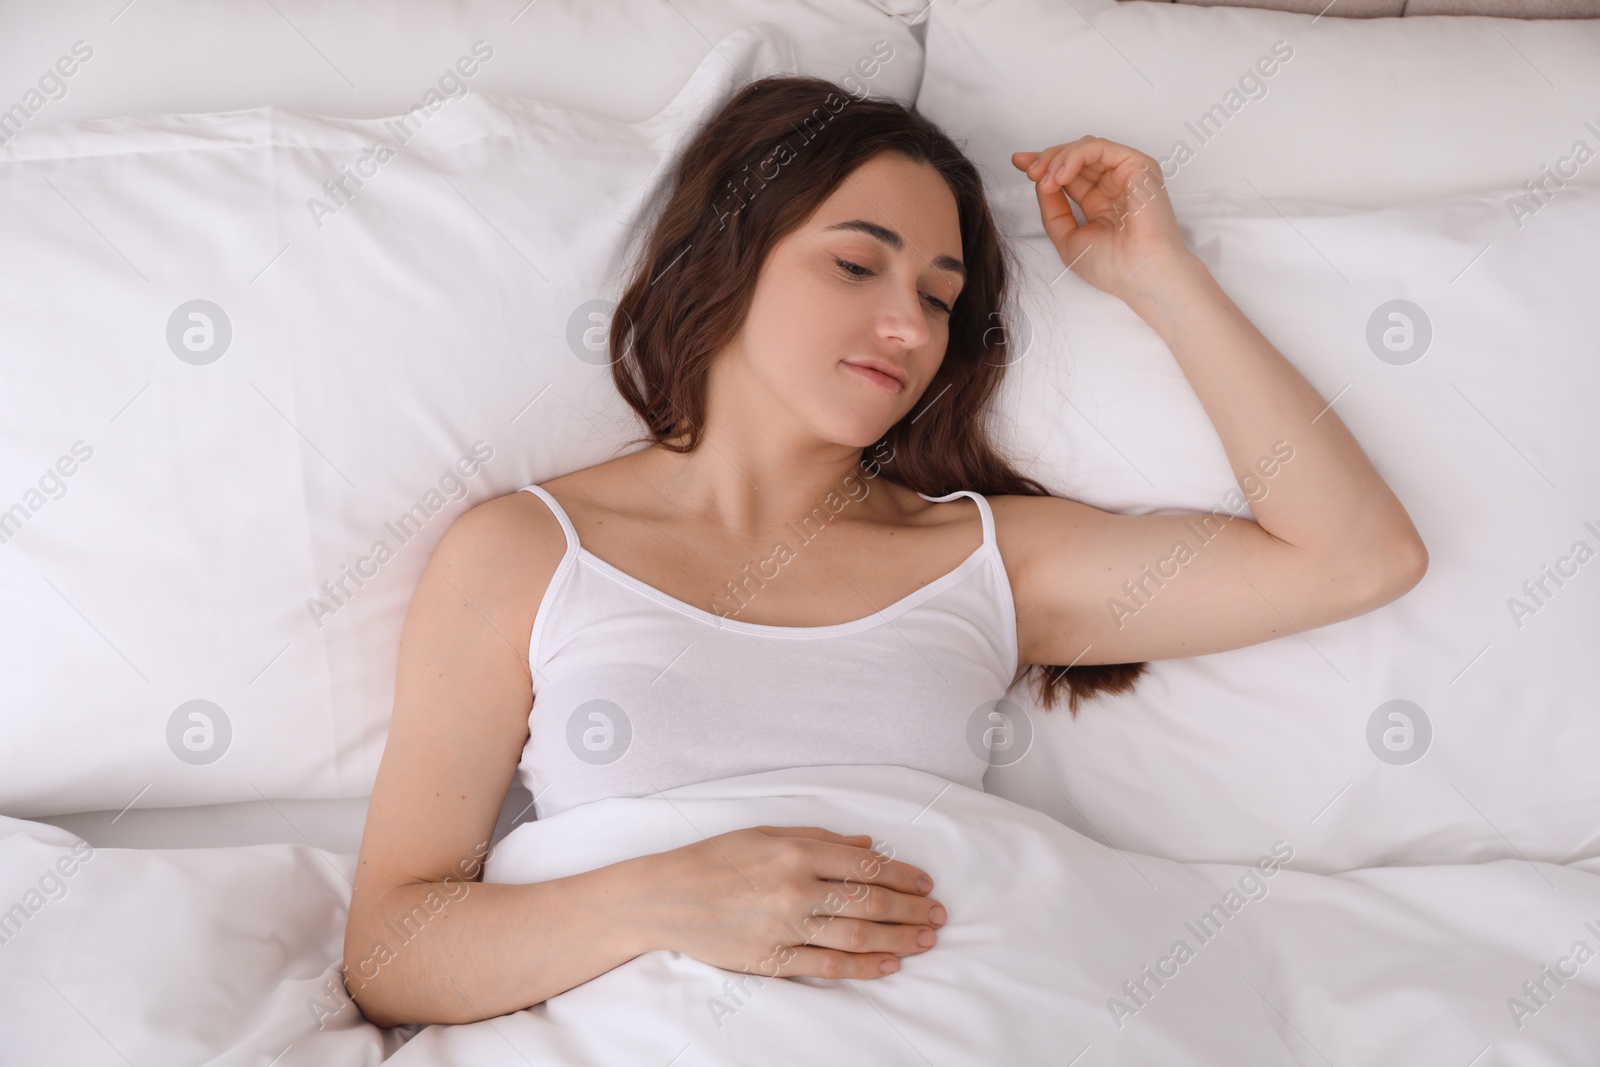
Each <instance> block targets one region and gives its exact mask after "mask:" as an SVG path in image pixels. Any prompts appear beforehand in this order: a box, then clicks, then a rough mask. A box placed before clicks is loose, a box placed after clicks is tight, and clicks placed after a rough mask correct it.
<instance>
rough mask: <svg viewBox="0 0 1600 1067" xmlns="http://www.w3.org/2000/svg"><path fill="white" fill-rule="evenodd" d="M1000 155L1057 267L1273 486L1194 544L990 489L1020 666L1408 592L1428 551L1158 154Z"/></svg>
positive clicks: (1257, 634) (1163, 522)
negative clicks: (1218, 256)
mask: <svg viewBox="0 0 1600 1067" xmlns="http://www.w3.org/2000/svg"><path fill="white" fill-rule="evenodd" d="M1012 163H1013V164H1014V165H1015V166H1016V167H1017V168H1018V169H1019V170H1021V171H1024V172H1025V173H1026V174H1027V175H1028V177H1029V178H1030V179H1032V180H1033V181H1034V182H1035V183H1036V185H1035V190H1036V193H1037V195H1038V199H1039V210H1040V216H1041V218H1042V220H1043V222H1044V226H1045V231H1046V233H1048V234H1049V236H1050V238H1051V240H1052V242H1053V243H1054V245H1055V247H1056V250H1057V252H1058V253H1059V254H1060V256H1061V259H1062V262H1063V263H1065V264H1067V266H1069V267H1070V268H1071V269H1072V270H1073V271H1074V272H1076V273H1077V274H1078V275H1079V276H1080V277H1082V278H1083V279H1084V280H1086V281H1088V282H1089V283H1090V284H1092V285H1094V286H1096V287H1097V288H1100V289H1103V290H1105V291H1107V292H1110V293H1112V294H1113V295H1115V296H1118V297H1120V298H1121V299H1122V300H1124V301H1125V302H1126V303H1127V304H1128V306H1129V307H1131V308H1132V309H1133V310H1134V311H1135V312H1137V313H1138V314H1139V316H1140V317H1141V318H1143V319H1144V320H1145V321H1146V322H1148V323H1149V324H1150V326H1151V327H1152V328H1153V329H1155V330H1156V331H1157V332H1158V333H1159V334H1160V335H1161V338H1162V339H1163V340H1164V341H1165V342H1166V343H1167V346H1168V347H1169V348H1170V349H1171V350H1172V353H1173V356H1174V357H1175V358H1176V359H1177V361H1178V364H1179V365H1180V366H1181V367H1182V368H1183V371H1184V373H1185V375H1187V377H1188V379H1189V382H1190V384H1191V385H1192V387H1193V388H1194V391H1195V394H1196V396H1197V397H1198V398H1199V400H1200V402H1201V404H1202V405H1203V406H1204V408H1205V410H1206V413H1207V415H1209V416H1210V418H1211V422H1212V424H1213V425H1214V426H1215V428H1216V431H1217V434H1218V436H1219V437H1220V439H1221V441H1222V445H1223V447H1224V449H1225V450H1226V452H1227V455H1228V460H1229V463H1230V466H1231V467H1232V469H1233V470H1234V471H1235V472H1237V474H1238V476H1239V477H1240V478H1241V479H1244V478H1246V477H1249V476H1254V477H1255V478H1256V480H1258V481H1261V480H1270V491H1269V492H1267V493H1265V494H1263V495H1260V496H1259V497H1258V498H1256V499H1252V500H1251V509H1252V511H1253V513H1254V516H1255V520H1256V521H1255V522H1253V523H1252V522H1248V521H1246V520H1243V519H1236V520H1234V521H1232V522H1229V523H1227V524H1225V525H1224V527H1223V529H1222V530H1221V531H1220V534H1219V535H1218V536H1215V537H1212V536H1211V535H1210V534H1204V535H1203V539H1202V538H1197V537H1196V536H1195V530H1196V526H1197V522H1196V521H1194V520H1197V519H1198V518H1200V516H1190V515H1166V516H1121V515H1114V514H1112V513H1108V512H1103V511H1100V510H1099V509H1095V508H1091V507H1089V506H1087V505H1084V504H1081V503H1078V502H1073V501H1066V500H1063V499H1059V498H1024V497H1001V498H998V500H997V503H998V504H999V507H998V508H997V511H996V514H997V516H999V518H997V524H998V525H999V534H1000V537H1001V547H1002V549H1003V550H1008V551H1007V563H1008V569H1010V570H1012V578H1013V585H1014V587H1015V590H1016V592H1017V598H1016V599H1017V610H1018V625H1019V637H1020V639H1021V642H1022V643H1023V644H1024V645H1031V646H1032V648H1031V654H1032V655H1033V656H1034V657H1043V658H1031V659H1030V658H1028V656H1029V654H1030V650H1025V651H1024V654H1023V662H1034V663H1067V662H1071V661H1072V659H1071V657H1081V658H1080V659H1078V660H1077V662H1082V663H1121V662H1134V661H1135V660H1142V659H1152V658H1162V657H1164V656H1172V655H1192V654H1196V653H1199V652H1204V651H1215V650H1219V649H1223V648H1232V647H1238V646H1239V645H1242V644H1248V643H1252V642H1254V641H1258V640H1263V639H1266V638H1268V637H1271V636H1275V635H1276V634H1278V633H1281V632H1283V630H1284V629H1285V628H1286V627H1288V626H1292V627H1294V628H1296V629H1299V628H1303V627H1304V626H1306V625H1308V624H1309V625H1321V624H1323V623H1326V622H1330V621H1333V620H1335V619H1340V618H1348V617H1350V616H1351V615H1353V614H1357V613H1359V612H1360V611H1364V610H1370V609H1371V608H1372V607H1374V606H1377V604H1379V603H1385V602H1387V601H1389V600H1392V599H1394V598H1395V597H1398V596H1399V595H1401V593H1403V592H1404V591H1405V590H1406V589H1409V588H1411V587H1412V586H1414V585H1416V584H1417V582H1418V581H1420V580H1421V577H1422V575H1423V573H1424V572H1425V571H1426V570H1427V564H1428V554H1427V550H1426V548H1425V547H1424V546H1423V543H1422V539H1421V537H1420V536H1418V533H1417V530H1416V527H1415V526H1414V525H1413V524H1412V522H1411V518H1410V516H1408V515H1407V514H1406V511H1405V508H1404V507H1403V506H1402V505H1401V504H1400V501H1399V499H1398V498H1396V496H1395V494H1394V493H1393V491H1391V490H1390V488H1389V486H1388V485H1387V484H1385V482H1384V481H1383V479H1382V478H1381V477H1380V476H1379V474H1378V472H1377V470H1376V469H1374V467H1373V466H1372V463H1371V461H1369V460H1368V459H1367V456H1366V454H1365V453H1364V452H1363V451H1362V450H1361V446H1360V445H1359V444H1357V442H1356V440H1355V438H1354V437H1353V436H1352V435H1351V434H1350V431H1349V430H1348V429H1347V428H1346V427H1345V425H1344V423H1343V422H1342V421H1341V420H1340V419H1339V416H1338V415H1337V414H1335V413H1334V410H1333V405H1332V404H1331V403H1329V402H1327V401H1325V400H1324V399H1323V398H1322V397H1321V396H1320V395H1318V393H1317V391H1316V390H1315V389H1314V388H1312V386H1311V384H1310V383H1309V382H1307V381H1306V380H1305V378H1304V377H1302V376H1301V374H1300V372H1299V371H1297V370H1296V369H1295V368H1294V366H1293V365H1292V364H1291V363H1290V362H1289V361H1288V360H1287V359H1285V358H1284V357H1283V355H1282V354H1281V353H1279V352H1278V350H1277V349H1276V348H1274V347H1273V346H1272V344H1271V343H1270V342H1268V341H1267V339H1266V338H1265V337H1264V336H1262V334H1261V331H1260V330H1258V329H1256V327H1255V325H1254V324H1253V323H1251V322H1250V320H1249V319H1248V318H1246V317H1245V315H1244V313H1243V312H1242V311H1241V310H1240V309H1239V307H1238V306H1237V305H1236V304H1235V303H1234V302H1233V301H1232V300H1231V299H1229V297H1228V295H1227V293H1225V292H1224V291H1223V290H1222V287H1221V286H1220V285H1218V284H1217V281H1216V279H1215V278H1213V277H1212V276H1211V273H1210V271H1209V270H1208V269H1207V268H1206V266H1205V264H1204V263H1203V262H1201V260H1200V259H1199V257H1197V256H1195V255H1194V254H1193V253H1192V252H1190V251H1189V250H1188V248H1187V247H1186V246H1185V245H1184V243H1183V238H1182V235H1181V234H1180V232H1179V230H1178V225H1177V220H1176V218H1175V216H1174V214H1173V210H1172V204H1171V201H1170V200H1169V199H1168V197H1167V193H1166V189H1165V186H1164V184H1163V183H1162V181H1161V172H1160V167H1159V164H1157V163H1156V161H1155V160H1154V159H1152V158H1150V157H1149V156H1147V155H1144V154H1143V153H1140V152H1137V151H1135V150H1134V149H1132V148H1129V147H1127V146H1125V145H1120V144H1117V143H1116V142H1113V141H1107V140H1105V139H1103V138H1098V137H1084V138H1080V139H1079V140H1077V141H1073V142H1071V143H1069V144H1063V145H1056V146H1054V147H1052V148H1048V149H1046V150H1045V151H1043V152H1019V153H1016V154H1015V155H1014V156H1012ZM1063 192H1065V194H1066V195H1062V194H1063ZM1068 196H1070V197H1071V198H1072V200H1073V201H1076V202H1077V204H1078V205H1079V206H1080V207H1081V208H1082V209H1083V213H1084V217H1085V221H1084V222H1082V223H1080V222H1078V221H1077V220H1076V218H1075V217H1074V216H1073V213H1072V206H1071V204H1070V203H1069V202H1068V199H1067V197H1068ZM1286 455H1287V457H1289V459H1288V461H1287V462H1285V458H1286ZM1180 543H1181V547H1180ZM1013 561H1015V564H1016V565H1015V567H1013V566H1012V563H1013ZM1152 567H1153V568H1154V574H1155V575H1159V576H1162V577H1164V578H1165V579H1168V580H1166V581H1163V580H1161V579H1160V578H1155V577H1152ZM1180 572H1181V573H1183V574H1185V575H1187V576H1186V577H1181V578H1180V577H1177V575H1178V574H1179V573H1180ZM1146 609H1150V610H1146ZM1291 620H1293V621H1291ZM1051 656H1055V657H1061V656H1066V657H1068V658H1049V657H1051Z"/></svg>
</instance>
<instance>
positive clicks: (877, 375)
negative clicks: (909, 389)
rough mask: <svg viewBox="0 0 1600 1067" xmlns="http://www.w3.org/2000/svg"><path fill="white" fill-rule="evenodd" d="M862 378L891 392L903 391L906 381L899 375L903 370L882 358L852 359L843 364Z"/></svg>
mask: <svg viewBox="0 0 1600 1067" xmlns="http://www.w3.org/2000/svg"><path fill="white" fill-rule="evenodd" d="M844 365H845V366H846V367H847V368H849V369H850V370H851V371H853V372H855V374H857V375H858V376H859V377H861V378H862V379H863V380H865V381H868V382H871V383H872V384H873V385H876V386H877V387H878V388H880V389H883V390H886V391H887V392H891V393H899V392H902V391H904V389H905V387H906V382H905V381H904V379H903V378H901V377H899V375H902V374H904V373H905V372H904V371H901V370H899V368H897V367H895V366H894V365H893V364H891V363H886V362H884V361H882V360H875V359H874V360H854V361H847V362H846V363H845V364H844Z"/></svg>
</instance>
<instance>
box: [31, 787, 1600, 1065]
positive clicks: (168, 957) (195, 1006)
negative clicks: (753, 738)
mask: <svg viewBox="0 0 1600 1067" xmlns="http://www.w3.org/2000/svg"><path fill="white" fill-rule="evenodd" d="M761 824H772V825H818V826H823V827H827V828H829V829H833V830H836V831H838V832H840V833H848V834H855V833H867V834H871V835H872V837H873V839H874V841H875V842H876V843H877V844H878V846H879V847H880V848H881V849H884V850H886V851H889V852H892V854H893V855H894V856H896V857H897V858H901V859H904V860H907V861H908V862H911V863H914V864H916V865H917V866H919V867H922V868H925V869H926V870H928V871H929V872H930V873H931V874H932V875H933V876H934V879H935V881H936V883H937V886H936V889H935V895H936V896H937V898H938V899H939V900H941V901H942V902H943V903H944V904H945V905H946V907H947V908H948V910H949V914H950V919H949V921H948V922H947V923H946V924H945V926H944V927H943V928H942V930H941V932H940V940H939V944H938V945H937V946H936V947H935V948H934V949H933V950H931V951H929V952H927V953H925V954H922V955H919V956H908V957H906V958H905V959H904V960H903V961H902V967H901V970H900V971H899V972H898V973H896V974H894V975H891V976H888V977H886V978H883V979H877V980H872V981H830V980H823V979H809V978H807V979H766V980H758V979H753V978H749V977H746V976H742V975H739V974H737V973H735V972H731V971H726V970H722V969H719V968H716V967H712V966H709V965H707V964H704V963H701V962H699V961H697V960H695V959H693V958H690V957H687V956H683V955H681V954H678V953H674V952H668V951H652V952H648V953H646V954H644V955H642V956H639V957H637V958H636V959H634V960H632V961H630V962H628V963H626V964H623V965H622V966H620V967H617V968H615V969H614V970H612V971H610V972H608V973H606V974H604V975H601V976H600V977H598V978H596V979H594V980H593V981H591V982H588V983H586V984H584V985H582V986H579V987H578V988H576V989H573V990H570V991H568V992H567V993H565V994H562V995H560V996H558V997H554V998H552V999H550V1000H549V1001H547V1002H546V1003H544V1004H542V1005H539V1006H538V1007H535V1008H533V1009H530V1010H526V1011H521V1012H515V1013H513V1014H511V1015H506V1016H501V1017H497V1018H494V1019H489V1020H485V1021H483V1022H479V1023H474V1024H469V1025H456V1026H431V1027H427V1028H424V1029H422V1030H421V1031H420V1032H419V1033H416V1035H415V1036H413V1037H411V1038H410V1040H409V1041H406V1040H405V1039H406V1037H407V1036H408V1032H407V1031H384V1030H380V1029H379V1028H377V1027H374V1026H371V1025H370V1024H367V1023H365V1022H364V1021H363V1020H362V1019H361V1018H360V1016H359V1014H358V1013H357V1012H356V1011H355V1009H354V1007H353V1005H351V1004H350V1003H349V1001H348V999H347V998H346V997H345V996H344V994H343V990H342V988H340V987H339V984H338V983H337V981H336V980H335V976H336V975H337V974H338V966H339V962H340V948H341V942H342V936H343V926H344V916H345V906H346V903H347V901H348V899H349V883H348V879H349V877H350V875H351V872H352V870H353V868H354V857H352V856H347V855H338V854H330V853H327V852H323V851H321V850H317V849H313V848H309V847H301V846H285V845H271V846H251V847H244V848H227V849H191V850H165V851H145V850H139V851H135V850H120V849H91V848H90V847H89V846H88V845H86V844H84V843H83V842H81V841H79V840H78V839H76V838H75V837H73V836H72V835H71V834H69V833H67V832H65V831H62V830H59V829H57V828H55V827H51V826H48V825H46V824H42V823H34V822H27V821H23V820H17V819H0V907H5V908H7V909H8V910H7V911H6V912H5V913H4V915H0V1063H6V1064H36V1063H73V1064H83V1065H92V1064H98V1063H107V1064H121V1063H133V1064H140V1065H142V1064H180V1063H183V1064H190V1063H193V1064H201V1063H205V1064H241V1065H242V1064H250V1065H264V1064H267V1063H269V1062H271V1063H273V1065H274V1067H291V1065H293V1064H352V1065H354V1064H372V1063H377V1062H380V1061H383V1060H385V1059H388V1060H392V1061H393V1062H394V1063H395V1064H396V1065H407V1064H472V1065H474V1067H484V1065H495V1064H507V1065H511V1064H516V1065H522V1064H528V1063H532V1064H545V1063H561V1064H627V1065H639V1064H647V1065H662V1067H665V1065H667V1064H669V1063H670V1064H672V1065H673V1067H696V1065H709V1064H729V1065H732V1064H747V1063H762V1064H788V1063H793V1064H815V1063H828V1064H834V1065H844V1064H919V1065H920V1064H934V1065H945V1064H951V1065H954V1064H1051V1065H1056V1067H1061V1065H1065V1064H1073V1063H1075V1064H1081V1065H1083V1067H1088V1065H1090V1064H1146V1063H1149V1064H1165V1065H1183V1064H1229V1065H1271V1064H1301V1065H1309V1064H1338V1065H1341V1067H1343V1065H1355V1064H1432V1063H1440V1064H1457V1065H1461V1067H1466V1065H1467V1064H1469V1063H1470V1064H1471V1065H1472V1067H1493V1065H1536V1064H1537V1065H1552V1067H1553V1065H1577V1064H1585V1063H1593V1062H1596V1056H1597V1053H1596V1050H1597V1049H1600V960H1596V959H1595V954H1596V950H1597V949H1600V864H1597V863H1594V862H1593V861H1590V862H1589V863H1587V864H1585V865H1568V866H1563V865H1558V864H1550V863H1530V862H1522V861H1504V860H1502V861H1496V862H1493V863H1487V864H1481V865H1475V866H1434V867H1401V868H1374V869H1368V870H1361V871H1353V872H1348V873H1345V874H1339V875H1323V874H1310V873H1305V872H1301V871H1296V870H1294V859H1293V851H1294V842H1293V841H1289V840H1278V841H1264V842H1262V844H1261V856H1262V858H1261V860H1260V861H1259V863H1258V864H1257V865H1255V866H1249V867H1247V866H1237V865H1231V864H1196V863H1178V862H1174V861H1170V860H1163V859H1156V858H1152V857H1148V856H1143V855H1139V854H1135V853H1127V852H1119V851H1117V850H1115V849H1112V848H1108V847H1106V846H1104V845H1101V844H1098V843H1097V842H1095V841H1093V840H1091V839H1089V838H1086V837H1084V836H1082V835H1081V834H1079V833H1077V832H1076V831H1074V830H1072V829H1070V828H1068V827H1066V826H1064V825H1062V824H1060V823H1058V822H1056V821H1054V820H1053V819H1051V818H1050V817H1049V816H1046V815H1044V814H1042V813H1040V812H1038V811H1035V810H1033V809H1031V808H1026V807H1023V806H1021V805H1018V804H1015V803H1013V802H1011V801H1009V800H1005V799H1003V798H1001V797H997V796H993V795H989V794H985V793H981V792H978V791H975V790H972V789H968V788H966V787H963V786H959V785H954V784H951V783H948V782H946V781H944V780H943V779H940V778H937V777H935V776H932V775H929V774H926V773H923V772H920V771H913V770H909V769H906V768H902V767H888V766H859V767H808V768H792V769H785V770H779V771H771V772H765V773H761V774H753V775H744V776H741V777H737V778H730V779H725V780H722V781H715V782H708V783H702V784H700V785H694V786H684V787H681V788H678V789H673V790H668V791H667V792H665V793H663V794H660V795H658V796H656V797H653V798H647V799H629V798H617V799H611V800H604V801H599V802H597V803H593V804H588V805H584V806H581V807H578V808H575V809H572V810H571V811H568V812H565V813H563V814H561V815H558V816H555V817H553V818H550V819H548V820H542V821H538V822H533V823H528V824H525V825H523V826H522V827H519V828H518V829H517V830H515V831H513V832H512V833H511V834H510V835H509V836H507V837H506V838H505V839H504V840H503V841H501V842H500V843H499V844H498V845H497V846H496V848H495V850H494V851H493V852H492V854H491V855H490V857H489V860H488V863H487V865H486V867H485V878H486V879H488V880H491V881H500V882H518V881H533V880H543V879H547V878H555V877H561V876H564V875H567V874H573V873H577V872H579V871H583V870H587V869H591V868H593V867H596V866H600V865H604V864H607V863H611V862H615V861H617V860H621V859H624V858H627V857H631V856H636V855H641V854H645V853H650V852H657V851H662V850H665V849H670V848H675V847H678V846H680V845H684V844H689V843H691V842H694V841H697V840H699V839H700V837H701V835H702V834H703V835H705V836H714V835H715V834H719V833H723V832H725V831H728V830H733V829H737V828H739V827H744V826H753V825H761ZM1585 867H1587V868H1588V869H1584V868H1585ZM446 906H448V905H446ZM398 950H399V951H404V949H403V946H399V948H398ZM741 979H742V981H741ZM402 1042H404V1043H402Z"/></svg>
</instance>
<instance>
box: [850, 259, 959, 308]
mask: <svg viewBox="0 0 1600 1067" xmlns="http://www.w3.org/2000/svg"><path fill="white" fill-rule="evenodd" d="M834 262H835V263H837V264H838V265H839V266H840V267H842V268H843V269H844V272H845V273H846V274H848V275H850V276H851V277H852V278H866V277H869V276H870V275H871V274H872V271H870V270H868V269H867V268H866V267H863V266H861V264H859V263H852V262H850V261H849V260H848V259H835V260H834ZM858 271H859V273H857V272H858ZM923 295H924V296H926V297H927V298H928V299H929V300H930V301H932V302H933V306H934V307H936V308H938V309H939V310H940V311H942V312H944V313H945V314H946V315H948V314H950V305H949V304H946V303H945V302H944V301H943V300H940V299H939V298H938V297H936V296H933V295H931V294H929V293H924V294H923Z"/></svg>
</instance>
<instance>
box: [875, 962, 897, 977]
mask: <svg viewBox="0 0 1600 1067" xmlns="http://www.w3.org/2000/svg"><path fill="white" fill-rule="evenodd" d="M899 969H900V961H899V960H884V961H883V964H882V966H880V967H879V968H878V970H880V971H882V972H883V973H884V974H893V973H894V972H895V971H898V970H899Z"/></svg>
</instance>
